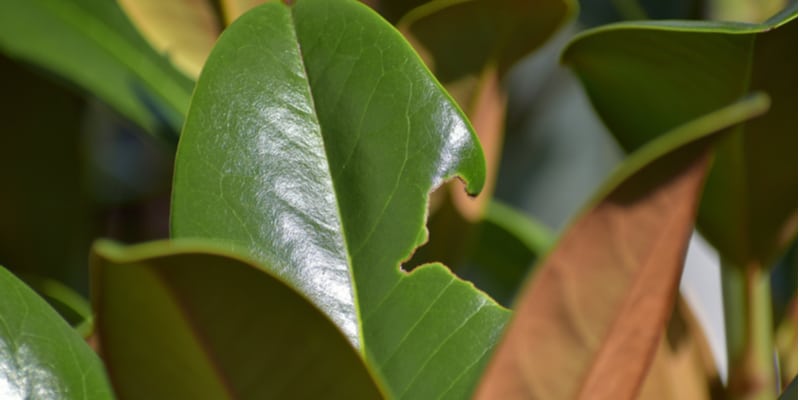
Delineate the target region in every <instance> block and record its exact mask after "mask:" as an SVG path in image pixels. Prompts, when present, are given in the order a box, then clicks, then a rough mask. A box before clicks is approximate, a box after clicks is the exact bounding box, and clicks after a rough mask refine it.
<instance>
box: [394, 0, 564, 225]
mask: <svg viewBox="0 0 800 400" xmlns="http://www.w3.org/2000/svg"><path fill="white" fill-rule="evenodd" d="M575 8H576V6H575V3H574V2H573V1H571V0H547V1H524V0H523V1H521V0H502V1H497V0H467V1H464V0H437V1H432V2H429V3H426V4H424V5H422V6H420V7H418V8H416V9H414V10H413V11H411V12H410V13H409V14H408V15H406V16H405V17H403V19H402V20H400V22H398V28H399V29H400V30H401V31H402V32H403V33H404V34H405V35H406V36H407V37H408V38H409V40H410V41H411V43H412V44H413V45H414V47H415V48H416V49H417V51H419V52H420V54H422V56H423V58H424V59H425V61H426V63H427V64H428V66H429V67H430V68H431V70H432V71H434V73H435V74H436V77H437V78H438V79H439V80H440V81H441V82H442V83H443V84H444V86H445V88H447V90H448V91H449V92H450V94H451V95H452V96H453V97H454V98H455V99H456V100H457V101H458V102H459V104H460V105H461V107H462V108H463V109H464V110H465V111H466V112H467V115H468V116H469V118H470V120H471V121H472V123H473V124H474V126H475V129H476V131H477V133H478V136H479V138H480V140H481V144H482V145H483V148H484V152H485V154H486V162H487V172H488V173H487V185H486V187H485V188H484V193H483V194H482V195H481V197H479V201H477V202H476V201H471V200H470V199H467V198H466V197H465V196H463V195H461V193H453V201H455V202H456V205H457V206H458V207H459V209H460V210H461V212H462V213H464V214H465V216H466V217H467V218H468V219H470V220H473V221H475V220H477V219H479V218H480V216H481V215H482V214H483V211H484V209H485V207H486V205H487V204H488V201H489V199H491V197H492V194H493V192H494V182H495V180H496V175H497V170H498V168H499V160H500V151H501V149H502V145H503V133H504V128H505V125H504V124H505V109H506V100H507V94H506V93H505V90H504V88H503V86H502V82H503V78H504V77H505V75H506V73H507V72H508V70H509V69H510V68H511V67H512V66H513V65H514V64H515V63H516V62H517V61H519V60H520V59H521V58H523V57H524V56H526V55H528V54H529V53H530V52H532V51H533V50H535V49H536V48H538V47H539V46H541V45H542V44H543V43H544V42H545V41H546V40H547V39H548V38H550V36H552V35H553V33H554V32H555V31H556V30H557V29H558V28H559V27H560V26H561V25H562V24H564V22H565V21H566V20H567V19H568V18H569V17H570V16H571V15H572V14H573V11H574V9H575Z"/></svg>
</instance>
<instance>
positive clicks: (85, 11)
mask: <svg viewBox="0 0 800 400" xmlns="http://www.w3.org/2000/svg"><path fill="white" fill-rule="evenodd" d="M0 51H2V52H4V53H6V54H8V55H9V56H11V57H14V58H18V59H20V60H24V61H26V62H29V63H32V64H34V65H37V66H41V67H43V68H45V69H47V70H50V71H52V72H55V73H56V74H57V75H59V76H61V77H63V78H66V79H67V80H68V81H70V82H72V83H74V84H76V85H78V86H80V87H81V88H83V89H84V90H87V91H88V92H90V93H91V94H93V95H95V96H97V97H99V98H100V99H102V100H103V101H105V102H107V103H108V104H110V105H111V106H112V107H114V108H115V109H116V110H117V111H119V112H120V113H122V114H123V115H125V116H126V117H128V118H130V119H132V120H133V121H135V122H136V123H138V124H139V125H140V126H142V127H144V128H146V129H148V130H149V131H151V132H155V131H156V130H157V129H158V128H159V127H160V125H161V124H162V123H164V122H166V123H167V124H169V126H171V127H172V128H173V129H175V130H176V131H177V130H178V129H179V128H180V126H181V123H182V121H183V116H184V115H185V113H186V109H187V106H188V104H189V97H190V96H191V91H192V82H191V81H190V80H189V79H188V78H186V77H184V76H183V75H181V74H180V73H179V72H177V71H176V70H175V69H174V68H173V67H172V66H171V65H170V63H169V61H167V60H166V59H165V58H163V57H161V56H160V55H158V54H157V53H156V52H155V51H154V50H153V49H152V48H150V46H149V45H148V44H147V43H146V42H145V41H144V40H143V39H142V38H141V37H140V36H139V34H138V33H137V32H136V30H135V29H134V28H133V26H132V25H131V23H130V22H129V21H128V20H127V19H126V17H125V15H124V14H123V13H122V11H121V10H120V8H119V6H118V5H117V3H116V2H114V1H107V0H74V1H62V0H27V1H4V2H2V3H0Z"/></svg>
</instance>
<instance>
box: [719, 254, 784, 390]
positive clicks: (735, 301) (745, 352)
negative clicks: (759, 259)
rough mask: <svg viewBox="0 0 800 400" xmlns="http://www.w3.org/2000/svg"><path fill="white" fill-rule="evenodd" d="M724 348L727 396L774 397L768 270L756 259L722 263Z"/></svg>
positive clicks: (774, 374)
mask: <svg viewBox="0 0 800 400" xmlns="http://www.w3.org/2000/svg"><path fill="white" fill-rule="evenodd" d="M722 267H723V268H722V294H723V304H724V307H725V333H726V337H727V348H728V388H727V392H728V399H731V400H762V399H763V400H767V399H769V400H774V399H775V398H776V397H777V396H778V393H777V385H776V372H775V365H774V362H773V354H774V344H773V337H772V299H771V295H770V283H769V270H765V269H763V268H761V266H760V265H758V264H757V263H752V264H750V265H747V266H738V265H731V264H727V263H725V262H724V261H723V265H722Z"/></svg>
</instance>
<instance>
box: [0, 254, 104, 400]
mask: <svg viewBox="0 0 800 400" xmlns="http://www.w3.org/2000/svg"><path fill="white" fill-rule="evenodd" d="M0 397H2V398H4V399H65V400H72V399H75V400H77V399H82V400H103V399H112V398H113V397H112V395H111V387H110V386H109V385H108V382H107V381H106V376H105V372H104V371H103V365H102V363H101V362H100V359H98V358H97V355H96V354H94V352H93V351H92V349H91V348H89V346H88V345H87V344H86V343H85V342H84V341H83V339H82V338H81V337H80V336H78V334H77V333H76V332H75V331H74V330H73V329H72V327H70V326H69V325H67V323H66V322H65V321H64V320H63V319H61V317H60V316H59V315H58V314H57V313H56V312H55V311H54V310H53V309H52V308H50V306H48V305H47V303H46V302H45V301H44V300H43V299H42V298H40V297H39V296H38V295H36V293H35V292H34V291H33V290H31V289H30V288H28V287H27V286H25V285H24V284H23V283H22V282H20V281H19V280H18V279H17V278H15V277H14V275H12V274H11V273H10V272H8V271H7V270H5V269H4V268H2V267H0Z"/></svg>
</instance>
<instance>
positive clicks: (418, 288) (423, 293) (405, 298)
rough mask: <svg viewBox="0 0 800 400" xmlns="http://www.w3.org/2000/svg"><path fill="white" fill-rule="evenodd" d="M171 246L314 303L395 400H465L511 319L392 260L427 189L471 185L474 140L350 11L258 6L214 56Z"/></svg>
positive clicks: (369, 20) (179, 190) (199, 99)
mask: <svg viewBox="0 0 800 400" xmlns="http://www.w3.org/2000/svg"><path fill="white" fill-rule="evenodd" d="M178 147H179V148H178V155H177V161H176V170H175V181H174V191H173V203H172V233H173V235H174V236H176V237H198V236H200V237H208V238H214V239H220V240H223V241H225V240H227V241H231V242H235V243H237V244H238V245H240V246H242V247H244V248H246V249H248V250H249V251H250V254H251V256H252V257H254V258H256V259H257V260H259V261H260V262H261V263H263V264H264V265H267V266H269V267H270V270H271V271H273V272H274V273H275V274H276V275H278V276H280V277H282V278H283V279H286V280H287V281H289V282H291V283H292V284H293V285H295V286H296V287H298V288H299V289H300V290H301V291H302V292H303V293H304V294H306V295H307V296H309V297H310V298H311V299H312V300H313V301H314V303H315V304H316V305H317V306H318V307H320V308H321V309H322V310H323V311H325V312H326V313H327V314H328V315H329V316H330V318H331V319H333V320H334V321H335V322H336V323H337V324H338V325H339V327H340V328H341V329H342V330H343V332H344V333H345V334H346V335H347V337H348V338H350V340H351V341H352V342H353V344H354V345H355V346H357V347H359V348H361V349H362V350H363V351H364V353H365V354H366V358H367V360H369V361H370V363H371V364H372V365H374V366H375V367H376V369H377V370H378V371H379V374H380V375H381V377H382V378H383V380H384V382H385V383H386V385H387V388H388V391H389V394H390V395H392V397H394V398H413V399H417V398H435V397H438V396H449V397H454V398H463V397H465V396H468V395H469V393H470V391H471V390H472V388H473V386H474V383H475V380H476V379H477V376H478V375H479V373H480V371H481V369H482V368H483V365H484V363H485V361H486V360H487V358H488V354H489V350H490V349H491V347H492V346H493V344H494V341H495V339H496V337H497V335H498V334H499V332H500V330H501V329H502V326H503V324H504V322H505V319H506V317H507V311H505V310H503V309H502V308H500V307H499V306H497V304H496V303H494V302H493V301H492V300H491V299H489V298H488V297H486V296H485V295H483V294H482V293H479V292H478V291H476V290H475V289H474V287H472V286H471V285H470V284H468V283H466V282H463V281H461V280H459V279H457V278H456V277H455V276H454V275H452V274H451V273H450V272H449V271H448V270H447V269H446V268H444V267H443V266H441V265H427V266H423V267H420V268H416V269H415V270H414V271H413V272H411V273H406V272H404V271H402V270H401V265H400V264H401V262H402V261H403V260H405V259H407V258H408V257H409V256H410V255H411V254H412V252H413V250H414V248H415V247H417V246H418V245H420V244H421V243H422V242H423V241H424V240H425V236H426V232H425V227H424V221H425V213H426V212H425V211H426V200H427V196H428V193H429V192H430V191H431V190H432V188H433V187H435V186H437V185H439V184H441V183H442V182H443V181H444V180H446V179H448V178H451V177H454V176H459V177H461V178H462V179H463V180H464V181H465V182H466V183H467V184H466V186H467V189H468V190H469V191H470V192H471V193H476V192H477V191H478V190H479V189H480V188H481V186H482V184H483V172H484V165H483V158H482V153H481V150H480V147H479V146H478V143H477V139H476V138H475V134H474V132H473V131H472V129H471V127H470V125H469V123H468V122H467V120H466V119H465V118H464V116H463V115H462V113H461V112H460V110H459V109H458V107H457V106H456V105H455V103H454V102H453V101H452V100H451V99H450V97H449V96H447V94H446V93H445V92H444V90H443V89H442V88H441V87H440V86H439V85H438V84H437V82H436V81H435V80H434V79H433V77H432V76H431V74H430V73H429V72H428V71H427V70H426V69H425V67H424V65H423V64H422V62H421V61H420V60H419V58H418V57H417V56H416V54H415V53H414V52H413V50H412V49H411V48H410V47H409V46H408V44H407V43H406V42H405V41H404V40H403V37H402V36H401V35H400V34H399V33H398V32H397V31H396V30H394V28H393V27H391V26H390V25H389V24H387V23H386V22H385V21H384V20H382V19H381V18H380V17H379V16H378V15H377V14H375V13H374V12H373V11H372V10H370V9H369V8H368V7H366V6H364V5H362V4H360V3H357V2H355V1H346V0H334V1H331V0H299V1H297V2H296V3H295V4H294V5H293V6H287V5H284V4H280V3H269V4H265V5H263V6H259V7H257V8H255V9H253V10H251V11H250V12H248V13H247V14H245V15H243V16H242V17H240V18H239V19H238V20H237V21H236V22H235V23H234V24H233V25H231V26H230V27H229V28H228V29H227V30H226V31H225V32H224V33H223V35H222V37H221V38H220V40H219V42H218V44H217V46H216V47H215V49H214V50H213V51H212V53H211V56H210V57H209V59H208V61H207V63H206V66H205V68H204V70H203V73H202V75H201V77H200V80H199V82H198V87H197V90H196V92H195V94H194V97H193V100H192V105H191V110H190V112H189V116H188V119H187V122H186V125H185V129H184V131H183V135H182V138H181V141H180V144H179V146H178Z"/></svg>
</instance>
